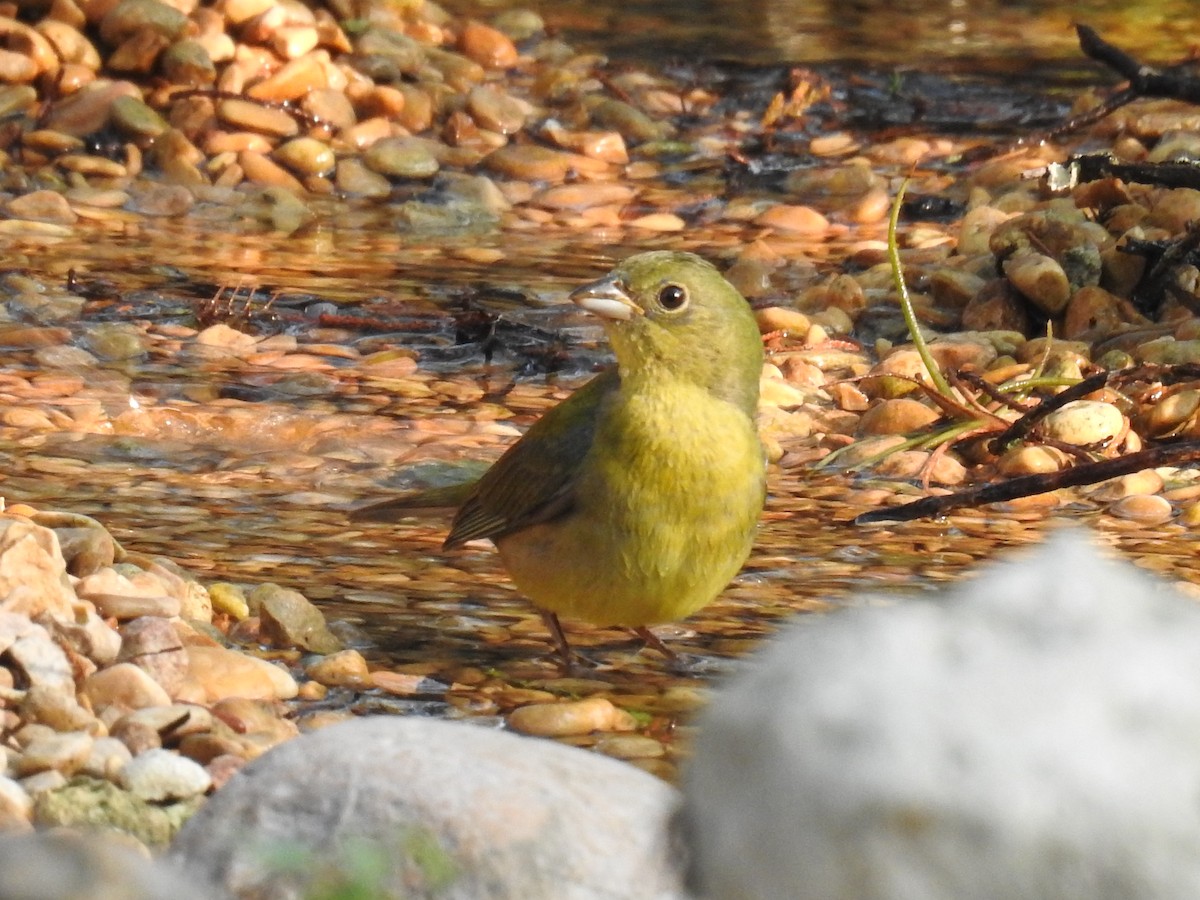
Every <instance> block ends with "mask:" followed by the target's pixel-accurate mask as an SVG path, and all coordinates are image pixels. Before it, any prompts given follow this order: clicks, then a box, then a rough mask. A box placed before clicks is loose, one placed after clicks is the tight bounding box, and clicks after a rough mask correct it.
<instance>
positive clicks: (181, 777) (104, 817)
mask: <svg viewBox="0 0 1200 900" xmlns="http://www.w3.org/2000/svg"><path fill="white" fill-rule="evenodd" d="M0 593H3V594H4V596H5V600H4V603H3V606H2V607H0V723H2V730H3V733H4V741H3V743H2V744H0V757H2V763H3V770H2V771H3V773H2V774H0V831H10V830H23V829H28V828H29V827H30V826H31V825H33V824H36V825H38V826H50V825H77V826H108V827H111V828H116V829H119V830H122V831H125V832H126V833H128V834H130V835H132V836H134V837H136V838H138V839H140V840H141V841H143V842H144V843H146V844H148V845H151V846H162V845H164V844H165V843H166V842H167V841H168V840H169V839H170V837H171V836H172V835H173V834H174V832H175V831H176V830H177V829H178V827H179V825H180V824H181V823H182V822H183V821H184V820H185V819H186V818H187V817H188V816H189V815H190V814H191V813H192V812H194V811H195V810H196V808H197V807H198V804H199V803H200V801H201V799H202V798H203V796H204V795H205V794H206V793H207V792H208V791H209V790H210V789H212V788H216V787H220V786H221V785H222V784H224V783H225V782H226V781H227V780H228V779H229V777H230V776H231V775H233V773H234V772H236V771H237V770H238V769H239V768H240V767H241V766H242V765H243V764H245V763H246V762H247V761H249V760H251V759H254V758H256V757H257V756H259V755H261V754H262V753H264V752H265V751H266V750H268V749H270V748H271V747H273V746H275V745H276V744H278V743H280V742H281V741H285V740H287V739H288V738H290V737H293V736H294V735H296V734H298V729H297V726H296V723H295V722H294V721H292V720H291V719H290V718H288V717H287V714H288V709H287V707H286V706H285V705H284V704H283V703H282V701H284V700H289V699H291V698H295V697H297V696H307V697H309V698H313V697H316V696H320V695H321V694H322V693H323V690H324V688H323V686H322V682H326V683H332V684H338V683H341V684H344V683H346V682H347V671H349V670H354V669H361V671H362V672H363V673H365V670H366V666H365V663H363V662H362V659H361V657H360V656H359V655H358V654H357V653H355V652H354V651H342V650H341V645H340V642H339V641H338V639H337V638H336V637H334V636H333V635H332V634H331V633H330V632H329V631H328V630H327V629H326V628H325V625H324V620H323V618H322V617H321V614H320V612H319V611H318V610H317V609H316V608H315V607H313V606H312V605H311V604H310V603H308V601H307V600H305V599H304V597H303V596H301V595H300V594H299V593H297V592H296V591H291V590H287V589H284V588H280V587H278V586H277V585H273V584H265V585H259V586H257V587H255V588H252V589H249V590H243V589H242V588H241V587H239V586H237V585H233V584H228V583H220V582H217V583H213V584H209V585H202V584H201V583H199V582H198V581H196V580H195V579H193V578H192V577H190V576H189V575H187V574H186V573H185V572H183V571H182V570H180V569H179V567H178V566H175V565H174V564H173V563H171V562H170V561H169V560H165V559H161V558H159V559H152V558H146V557H142V556H139V555H137V554H132V553H126V552H125V551H124V550H123V549H122V548H121V547H120V545H119V544H117V543H116V542H115V541H114V540H113V539H112V537H111V536H110V535H109V533H108V532H107V531H106V530H105V529H104V528H103V527H102V526H101V525H100V524H99V523H97V522H96V521H94V520H92V519H89V518H87V517H86V516H80V515H72V514H65V513H49V512H39V511H36V510H33V509H31V508H28V507H22V506H13V507H10V508H9V509H8V510H7V512H5V513H4V514H3V515H2V516H0ZM252 610H253V613H252ZM239 641H240V642H242V643H244V644H253V645H254V646H257V647H274V648H277V651H278V652H277V653H276V655H277V656H279V657H280V659H281V660H288V661H291V662H293V663H295V662H297V661H298V660H299V658H300V652H301V651H303V652H308V653H323V654H329V655H325V656H321V657H316V658H315V659H316V662H314V663H313V665H312V666H311V668H310V677H312V678H313V679H315V680H313V681H309V682H307V683H306V684H305V686H304V690H303V691H302V690H301V689H300V688H299V687H298V685H297V681H296V679H295V678H294V677H293V675H292V674H291V672H290V671H289V667H288V666H286V665H281V664H280V663H278V662H273V661H270V660H269V659H267V658H264V654H258V655H252V654H250V653H247V652H242V651H240V650H239V649H237V645H238V642H239ZM353 657H356V658H357V660H355V659H353ZM313 659H314V657H310V661H312V660H313Z"/></svg>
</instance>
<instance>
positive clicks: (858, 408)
mask: <svg viewBox="0 0 1200 900" xmlns="http://www.w3.org/2000/svg"><path fill="white" fill-rule="evenodd" d="M825 391H826V392H827V393H828V394H829V396H830V397H831V398H832V399H833V402H834V403H836V404H837V406H838V409H844V410H848V411H850V412H862V411H863V410H865V409H866V408H867V407H868V406H869V405H870V402H871V401H870V400H869V399H868V397H867V395H866V394H864V393H863V392H862V390H861V389H859V387H858V386H857V385H854V384H851V383H849V382H846V381H838V382H835V383H833V384H830V385H827V386H826V387H825Z"/></svg>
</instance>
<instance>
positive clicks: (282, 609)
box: [247, 583, 342, 653]
mask: <svg viewBox="0 0 1200 900" xmlns="http://www.w3.org/2000/svg"><path fill="white" fill-rule="evenodd" d="M247 600H248V602H249V604H250V608H251V609H257V610H258V615H259V617H260V618H261V619H262V630H263V636H264V637H265V638H266V640H268V641H269V642H271V643H272V644H274V645H275V646H276V647H301V648H303V649H305V650H311V651H312V652H313V653H335V652H337V651H338V650H341V649H342V642H341V641H339V640H338V639H337V638H336V637H335V636H334V635H333V634H332V633H331V632H330V631H329V628H328V626H326V624H325V616H324V615H323V614H322V613H321V611H320V610H319V609H317V608H316V607H315V606H313V604H312V603H310V602H309V601H308V599H307V598H306V597H305V596H304V595H303V594H301V593H300V592H299V591H293V590H290V589H288V588H282V587H280V586H279V585H277V584H270V583H268V584H260V585H259V586H258V587H256V588H255V589H254V590H252V591H251V592H250V595H249V597H247Z"/></svg>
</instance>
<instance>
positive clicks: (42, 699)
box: [19, 684, 96, 731]
mask: <svg viewBox="0 0 1200 900" xmlns="http://www.w3.org/2000/svg"><path fill="white" fill-rule="evenodd" d="M19 710H20V713H21V718H22V719H24V721H26V722H36V723H39V724H42V725H47V726H49V727H50V728H53V729H54V730H55V731H88V730H90V729H91V728H92V727H93V726H94V725H95V722H96V718H95V716H93V715H92V714H91V713H90V712H88V711H87V710H86V709H84V708H83V707H82V706H80V705H79V702H78V701H77V700H76V699H75V695H74V694H73V693H70V692H67V691H59V690H55V689H54V688H52V687H49V686H47V685H41V684H36V685H32V686H31V687H30V688H29V689H28V690H26V691H25V697H24V699H22V700H21V704H20V707H19Z"/></svg>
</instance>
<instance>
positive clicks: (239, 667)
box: [186, 647, 298, 702]
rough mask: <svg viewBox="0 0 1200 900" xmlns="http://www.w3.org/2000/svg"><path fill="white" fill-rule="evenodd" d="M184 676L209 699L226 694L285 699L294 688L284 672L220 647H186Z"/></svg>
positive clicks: (213, 699)
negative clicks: (186, 673)
mask: <svg viewBox="0 0 1200 900" xmlns="http://www.w3.org/2000/svg"><path fill="white" fill-rule="evenodd" d="M186 651H187V654H188V676H189V678H191V679H192V680H193V681H195V682H196V683H198V684H199V685H200V686H201V687H202V688H203V689H204V691H205V694H206V696H207V698H208V700H209V701H210V702H212V701H216V700H221V699H224V698H226V697H247V698H251V699H280V700H287V699H290V698H291V697H294V696H295V695H296V691H297V690H298V687H297V685H296V682H295V680H294V679H293V678H292V677H291V676H290V675H288V673H287V672H285V671H284V670H282V669H280V668H278V667H277V666H273V665H271V664H270V663H268V662H264V661H263V660H261V659H256V658H254V657H252V656H246V655H245V654H242V653H237V652H236V651H233V650H226V649H225V648H223V647H187V648H186Z"/></svg>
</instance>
